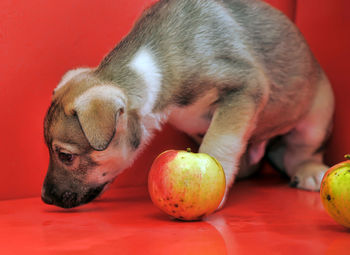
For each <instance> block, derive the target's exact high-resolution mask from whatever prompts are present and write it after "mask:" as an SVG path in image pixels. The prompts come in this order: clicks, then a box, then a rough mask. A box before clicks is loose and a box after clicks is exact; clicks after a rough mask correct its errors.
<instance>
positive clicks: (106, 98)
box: [74, 85, 126, 151]
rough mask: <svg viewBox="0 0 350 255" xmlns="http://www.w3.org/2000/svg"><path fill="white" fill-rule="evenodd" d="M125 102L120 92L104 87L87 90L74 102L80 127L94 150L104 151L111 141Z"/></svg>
mask: <svg viewBox="0 0 350 255" xmlns="http://www.w3.org/2000/svg"><path fill="white" fill-rule="evenodd" d="M125 101H126V100H125V96H124V94H123V92H122V91H121V90H119V89H118V88H116V87H113V86H106V85H104V86H97V87H93V88H90V89H88V90H87V91H86V92H84V93H83V94H82V95H81V96H80V97H79V98H78V99H77V100H76V101H75V103H74V111H75V113H76V115H77V117H78V120H79V123H80V126H81V128H82V130H83V132H84V134H85V137H86V138H87V140H88V142H89V143H90V145H91V147H92V148H94V149H95V150H98V151H102V150H105V149H106V148H107V147H108V145H109V143H110V142H111V141H112V139H113V137H114V135H115V131H116V126H117V121H118V118H119V116H120V115H121V114H122V113H123V112H124V108H125V105H126V104H125Z"/></svg>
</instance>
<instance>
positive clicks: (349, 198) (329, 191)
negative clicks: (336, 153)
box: [320, 155, 350, 228]
mask: <svg viewBox="0 0 350 255" xmlns="http://www.w3.org/2000/svg"><path fill="white" fill-rule="evenodd" d="M345 158H347V159H348V160H346V161H344V162H341V163H339V164H336V165H334V166H333V167H331V168H330V169H329V170H328V171H327V172H326V174H325V175H324V177H323V179H322V183H321V190H320V194H321V199H322V202H323V205H324V207H325V209H326V211H327V212H328V214H329V215H330V216H331V217H332V218H333V219H334V220H335V221H336V222H338V223H339V224H341V225H343V226H345V227H348V228H350V155H346V156H345Z"/></svg>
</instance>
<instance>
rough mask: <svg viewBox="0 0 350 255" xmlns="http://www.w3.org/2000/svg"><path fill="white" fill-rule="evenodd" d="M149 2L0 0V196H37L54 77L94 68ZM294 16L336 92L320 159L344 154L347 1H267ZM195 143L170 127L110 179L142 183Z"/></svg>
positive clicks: (347, 141)
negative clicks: (169, 156) (157, 163)
mask: <svg viewBox="0 0 350 255" xmlns="http://www.w3.org/2000/svg"><path fill="white" fill-rule="evenodd" d="M151 2H154V0H116V1H110V0H100V1H92V0H76V1H69V0H61V1H54V0H53V1H40V0H32V1H19V0H2V1H0V59H1V63H0V103H1V107H0V117H1V125H0V162H1V165H0V181H1V185H0V199H10V198H19V197H28V196H38V195H39V194H40V189H41V184H42V181H43V178H44V175H45V172H46V169H47V164H48V153H47V149H46V147H45V145H44V139H43V118H44V116H45V112H46V110H47V107H48V106H49V103H50V98H51V93H52V90H53V88H55V87H56V85H57V83H58V82H59V80H60V78H61V76H62V75H63V74H64V73H65V72H66V71H67V70H68V69H71V68H74V67H78V66H96V65H98V63H99V62H100V61H101V60H102V58H103V56H104V55H105V54H106V53H107V52H108V51H109V50H111V49H112V48H113V47H114V45H115V44H116V43H117V42H118V41H119V40H120V39H121V38H122V37H123V36H124V35H125V34H126V33H127V32H128V31H129V29H130V28H131V26H132V23H133V22H134V20H135V19H136V18H137V17H138V15H139V14H140V13H141V12H142V10H143V9H144V8H145V7H146V6H148V5H149V4H150V3H151ZM267 2H270V3H271V4H273V5H274V6H276V7H277V8H279V9H281V10H283V11H284V12H285V13H286V14H287V15H288V16H289V17H290V18H291V19H293V20H294V21H295V22H296V24H297V26H298V27H299V28H300V30H301V31H302V33H303V34H304V35H305V37H306V39H307V41H308V42H309V44H310V46H311V48H312V50H313V52H314V53H315V55H316V57H317V59H318V60H319V61H320V63H321V65H322V66H323V67H324V69H325V71H326V73H327V74H328V76H329V78H330V80H331V82H332V85H333V88H334V91H335V95H336V103H337V104H336V114H335V126H334V133H333V136H332V139H331V142H330V144H329V146H328V151H327V155H326V161H327V162H328V163H329V164H334V163H335V162H337V161H340V160H342V158H343V155H344V154H345V153H350V134H349V131H348V127H349V125H350V118H349V114H348V110H350V100H349V98H348V95H350V86H349V84H350V78H349V75H348V68H349V63H348V59H350V50H349V46H350V15H349V13H350V2H349V1H348V0H337V1H329V0H308V1H305V0H299V1H293V0H269V1H267ZM189 145H191V146H194V145H193V143H191V141H190V140H189V139H188V138H187V137H186V136H185V135H184V134H181V133H179V132H178V131H175V130H174V129H172V128H170V127H168V126H167V127H166V128H165V130H164V131H163V132H161V133H159V134H157V136H156V137H155V139H154V140H153V142H152V144H151V145H150V147H149V148H148V149H147V150H146V151H145V152H144V153H143V154H142V155H141V157H140V158H139V159H138V160H137V161H136V162H135V164H134V166H133V167H132V168H131V169H129V170H127V171H126V172H125V173H124V174H123V175H122V176H121V177H120V178H119V179H118V180H117V182H116V184H115V186H118V185H140V184H144V183H145V182H146V176H147V170H148V167H149V166H150V164H151V162H152V160H153V158H154V157H155V156H156V155H157V154H158V153H160V152H161V151H163V150H165V149H167V148H179V149H180V148H185V147H187V146H189Z"/></svg>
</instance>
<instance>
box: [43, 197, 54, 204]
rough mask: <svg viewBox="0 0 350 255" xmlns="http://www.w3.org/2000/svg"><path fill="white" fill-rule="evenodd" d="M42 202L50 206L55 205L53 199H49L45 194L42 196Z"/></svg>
mask: <svg viewBox="0 0 350 255" xmlns="http://www.w3.org/2000/svg"><path fill="white" fill-rule="evenodd" d="M41 200H42V201H43V202H44V203H46V204H49V205H52V204H53V201H52V199H51V198H49V197H47V196H46V195H45V194H43V195H41Z"/></svg>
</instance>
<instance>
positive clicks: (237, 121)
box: [199, 92, 259, 208]
mask: <svg viewBox="0 0 350 255" xmlns="http://www.w3.org/2000/svg"><path fill="white" fill-rule="evenodd" d="M258 108H259V107H258V106H257V100H254V97H253V96H252V95H251V94H250V93H244V92H242V93H239V94H237V92H234V93H233V94H231V95H227V96H225V98H224V99H223V100H221V101H220V104H219V105H218V108H217V109H216V111H215V113H214V116H213V119H212V122H211V124H210V126H209V129H208V131H207V133H206V135H205V136H204V139H203V142H202V144H201V146H200V148H199V151H200V152H204V153H207V154H209V155H211V156H213V157H215V158H216V159H217V160H218V161H219V162H220V163H221V165H222V167H223V169H224V171H225V177H226V192H225V196H224V199H223V201H222V202H221V204H220V208H221V207H222V206H223V204H224V203H225V201H226V198H227V194H228V190H229V188H230V187H231V185H232V183H233V181H234V178H235V176H236V175H237V172H238V168H239V162H240V158H241V156H242V155H243V153H244V152H245V150H246V147H247V141H248V139H249V137H250V134H251V132H252V131H253V129H254V128H255V122H256V116H257V109H258Z"/></svg>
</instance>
